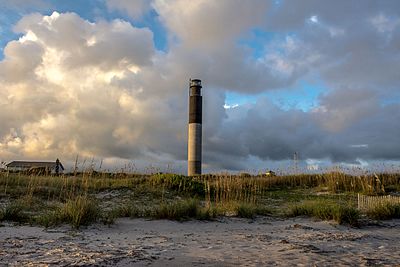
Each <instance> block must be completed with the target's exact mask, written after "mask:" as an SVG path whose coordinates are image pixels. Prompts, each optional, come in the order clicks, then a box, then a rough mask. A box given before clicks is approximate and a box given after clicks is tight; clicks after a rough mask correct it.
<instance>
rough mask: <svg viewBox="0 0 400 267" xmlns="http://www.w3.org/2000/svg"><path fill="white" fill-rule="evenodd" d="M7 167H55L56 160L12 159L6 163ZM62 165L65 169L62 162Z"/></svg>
mask: <svg viewBox="0 0 400 267" xmlns="http://www.w3.org/2000/svg"><path fill="white" fill-rule="evenodd" d="M6 166H7V168H9V167H11V168H13V167H14V168H15V167H21V168H32V167H47V168H55V167H56V162H55V161H12V162H10V163H8V164H6ZM60 167H61V169H62V170H64V166H63V165H62V164H61V162H60Z"/></svg>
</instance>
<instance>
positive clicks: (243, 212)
mask: <svg viewBox="0 0 400 267" xmlns="http://www.w3.org/2000/svg"><path fill="white" fill-rule="evenodd" d="M268 214H271V211H270V210H269V209H268V208H266V207H263V206H257V205H255V204H251V203H245V202H244V203H239V205H237V207H236V215H237V216H238V217H241V218H250V219H251V218H254V217H255V216H256V215H268Z"/></svg>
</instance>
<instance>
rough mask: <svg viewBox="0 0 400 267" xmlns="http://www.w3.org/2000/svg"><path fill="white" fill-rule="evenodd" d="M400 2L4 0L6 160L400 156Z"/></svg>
mask: <svg viewBox="0 0 400 267" xmlns="http://www.w3.org/2000/svg"><path fill="white" fill-rule="evenodd" d="M399 77H400V1H397V0H382V1H376V0H358V1H357V0H350V1H349V0H337V1H320V0H302V1H287V0H248V1H241V0H218V1H211V0H191V1H185V0H147V1H146V0H70V1H62V0H0V160H1V161H3V162H9V161H11V160H54V159H55V158H60V159H61V161H62V162H63V163H64V165H67V166H72V164H74V162H75V161H76V159H77V157H78V162H79V164H80V166H81V167H82V168H84V167H85V166H92V165H93V166H94V167H96V168H99V167H100V165H101V166H102V168H109V169H118V168H123V169H127V168H128V169H129V170H134V171H141V172H143V171H149V170H150V171H151V170H158V171H171V172H178V173H185V172H186V158H187V122H188V99H187V98H188V84H189V79H190V78H198V79H201V80H202V84H203V169H204V171H205V172H221V171H249V172H258V171H264V170H267V169H273V170H285V169H286V170H288V169H290V168H292V167H293V166H294V164H295V163H294V162H293V155H294V153H297V155H298V162H297V164H299V165H300V166H302V167H304V168H305V169H307V168H308V169H309V170H316V169H321V168H328V167H330V166H338V165H340V166H347V167H355V168H372V167H373V166H377V165H385V166H400V165H399V163H400V79H399Z"/></svg>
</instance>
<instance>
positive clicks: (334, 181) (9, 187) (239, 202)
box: [0, 171, 400, 228]
mask: <svg viewBox="0 0 400 267" xmlns="http://www.w3.org/2000/svg"><path fill="white" fill-rule="evenodd" d="M109 191H113V192H114V191H115V192H120V193H121V194H125V195H124V196H122V197H121V196H111V197H110V198H111V199H110V201H109V203H110V204H109V206H107V205H108V204H107V203H108V202H107V201H103V200H102V201H101V202H100V203H98V202H96V201H95V200H94V197H95V196H97V195H98V194H100V193H104V194H106V195H107V192H109ZM318 191H323V193H326V194H322V195H317V194H316V192H318ZM388 191H400V174H398V173H381V174H369V173H365V174H360V175H357V176H352V175H348V174H345V173H343V172H338V171H336V172H329V173H324V174H299V175H286V176H273V177H264V176H251V175H231V174H218V175H203V176H200V177H194V178H190V177H187V176H183V175H176V174H154V175H138V174H124V173H118V174H110V173H97V172H90V173H76V175H75V176H68V175H63V176H54V177H53V176H28V175H24V174H20V173H4V172H3V173H0V200H6V202H7V201H8V202H10V204H8V205H7V206H5V207H3V208H0V220H10V221H20V222H26V221H29V222H34V223H39V224H42V225H45V226H51V225H57V224H59V223H69V224H71V225H72V226H73V227H76V228H78V227H80V226H81V225H86V224H90V223H92V222H96V221H99V220H102V221H103V222H104V223H113V222H114V220H115V218H119V217H152V218H168V219H176V220H182V219H188V218H197V219H212V218H215V217H216V216H220V215H229V216H230V215H232V216H239V217H246V218H253V217H254V216H256V215H266V214H275V215H276V214H282V213H287V212H285V211H287V210H288V209H290V208H288V206H291V205H290V204H291V203H296V202H297V203H298V202H299V201H304V200H309V201H315V203H314V204H313V205H311V206H312V208H310V206H307V205H306V206H304V205H303V206H298V207H297V208H292V210H291V211H290V212H291V213H292V214H303V215H310V216H316V217H319V218H323V219H332V218H333V219H335V220H337V221H340V222H342V221H343V222H349V223H350V221H352V218H356V215H355V214H353V213H352V212H353V210H351V209H347V208H343V207H344V206H343V204H344V202H345V201H353V200H354V199H355V197H354V196H355V194H356V193H364V194H369V195H379V194H385V193H386V192H388ZM123 199H126V200H124V201H125V202H124V201H123ZM328 199H329V200H330V201H333V202H334V203H336V205H337V206H329V209H328V210H326V209H324V208H322V207H321V208H316V207H317V206H319V205H320V206H323V205H324V204H323V201H326V200H328ZM21 201H22V202H21ZM120 202H121V203H120ZM21 203H22V204H21ZM24 203H25V204H24ZM35 203H36V204H35ZM48 203H53V204H48ZM54 203H56V204H54ZM167 203H170V204H167ZM24 205H25V206H29V207H33V206H35V209H34V210H28V209H26V207H25V206H24ZM98 205H100V206H101V210H102V211H101V212H99V210H100V209H99V208H98ZM0 207H1V206H0ZM296 209H297V211H296ZM290 212H289V213H290ZM326 214H328V215H326ZM346 214H347V215H346ZM371 214H372V213H371ZM346 216H347V217H346ZM371 216H373V215H371ZM351 223H352V222H351Z"/></svg>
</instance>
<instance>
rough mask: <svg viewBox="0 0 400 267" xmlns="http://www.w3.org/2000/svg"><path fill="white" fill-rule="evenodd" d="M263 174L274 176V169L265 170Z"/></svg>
mask: <svg viewBox="0 0 400 267" xmlns="http://www.w3.org/2000/svg"><path fill="white" fill-rule="evenodd" d="M264 176H267V177H272V176H276V173H275V172H274V171H271V170H269V171H267V172H265V175H264Z"/></svg>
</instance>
